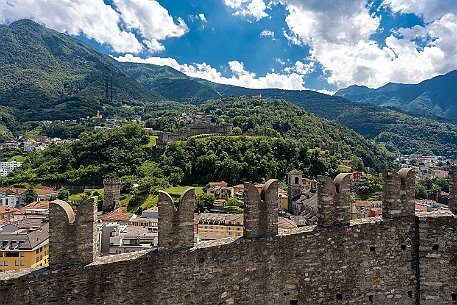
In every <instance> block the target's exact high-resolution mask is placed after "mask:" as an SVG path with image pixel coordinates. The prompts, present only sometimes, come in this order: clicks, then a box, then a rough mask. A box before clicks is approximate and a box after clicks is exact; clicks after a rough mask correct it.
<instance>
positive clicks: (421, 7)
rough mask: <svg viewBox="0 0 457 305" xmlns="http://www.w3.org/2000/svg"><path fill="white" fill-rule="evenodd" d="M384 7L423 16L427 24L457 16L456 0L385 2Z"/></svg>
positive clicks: (386, 0)
mask: <svg viewBox="0 0 457 305" xmlns="http://www.w3.org/2000/svg"><path fill="white" fill-rule="evenodd" d="M384 5H386V6H390V7H391V9H392V10H393V11H394V12H401V13H412V14H416V15H418V16H421V17H423V18H424V19H425V21H426V22H431V21H434V20H436V19H439V18H441V17H443V16H444V15H446V14H449V13H452V14H457V1H455V0H384Z"/></svg>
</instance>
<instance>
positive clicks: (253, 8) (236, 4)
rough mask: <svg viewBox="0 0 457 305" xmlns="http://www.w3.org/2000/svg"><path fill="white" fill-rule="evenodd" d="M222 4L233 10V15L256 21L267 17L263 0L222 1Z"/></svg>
mask: <svg viewBox="0 0 457 305" xmlns="http://www.w3.org/2000/svg"><path fill="white" fill-rule="evenodd" d="M224 3H225V5H226V6H228V7H230V8H231V9H233V10H234V15H240V16H246V17H253V18H254V19H255V20H257V21H258V20H260V19H262V18H264V17H267V16H268V14H267V13H266V12H265V10H266V9H267V5H266V4H265V2H264V1H263V0H224Z"/></svg>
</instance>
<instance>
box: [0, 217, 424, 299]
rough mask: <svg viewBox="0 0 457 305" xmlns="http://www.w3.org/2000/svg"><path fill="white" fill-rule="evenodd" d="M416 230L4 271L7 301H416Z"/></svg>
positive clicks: (337, 234) (318, 233)
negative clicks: (10, 275) (23, 272)
mask: <svg viewBox="0 0 457 305" xmlns="http://www.w3.org/2000/svg"><path fill="white" fill-rule="evenodd" d="M414 231H415V229H414V222H413V221H411V219H401V220H395V221H384V222H377V223H369V224H359V225H354V226H350V227H332V228H326V229H316V228H314V229H312V230H311V231H309V232H304V233H298V234H292V235H284V236H275V237H272V238H271V237H270V238H265V239H260V240H239V241H238V242H234V243H230V244H225V245H220V246H214V247H208V248H201V249H195V250H193V251H184V252H180V253H173V252H167V253H162V254H155V255H149V256H147V255H145V256H140V257H138V258H135V259H127V260H125V261H120V262H114V263H108V262H106V261H107V260H108V259H109V258H105V259H106V261H105V259H101V260H100V261H101V262H103V263H101V264H92V265H89V266H86V267H74V268H70V269H66V270H59V271H58V272H55V273H53V272H51V271H49V270H47V269H44V270H42V271H35V272H31V273H29V274H27V275H24V276H18V277H14V278H11V279H9V280H3V278H5V276H6V275H7V274H3V275H0V304H48V303H54V304H186V305H187V304H198V305H200V304H211V305H214V304H284V305H288V304H310V305H316V304H326V305H327V304H387V305H388V304H415V303H414V297H415V271H414V268H413V266H414V260H413V257H414V254H413V246H412V239H411V236H412V235H413V234H414ZM354 236H356V237H354ZM403 244H406V245H407V249H406V250H402V248H401V245H403ZM373 247H374V250H373ZM135 255H139V254H135ZM121 256H123V257H124V258H129V256H128V255H121ZM409 292H411V294H412V295H411V297H410V296H409V295H408V293H409ZM340 294H341V297H342V300H341V301H337V296H338V298H339V295H340ZM370 300H372V301H370ZM294 301H298V302H297V303H294Z"/></svg>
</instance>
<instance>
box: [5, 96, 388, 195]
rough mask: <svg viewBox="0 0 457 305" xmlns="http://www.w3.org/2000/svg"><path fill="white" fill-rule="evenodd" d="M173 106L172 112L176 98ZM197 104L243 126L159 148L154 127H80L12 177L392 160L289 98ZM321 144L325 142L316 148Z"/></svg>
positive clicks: (176, 181) (184, 173) (211, 172)
mask: <svg viewBox="0 0 457 305" xmlns="http://www.w3.org/2000/svg"><path fill="white" fill-rule="evenodd" d="M170 109H171V110H172V111H170V113H173V104H170ZM195 111H196V112H204V113H206V114H209V115H211V116H213V117H214V118H215V119H216V120H217V121H222V120H224V121H226V122H232V123H233V124H234V126H235V128H239V129H241V132H242V133H243V134H241V133H240V132H239V135H234V136H206V137H194V138H189V139H188V140H186V141H181V142H176V143H171V144H169V145H168V146H167V148H166V150H165V153H164V154H163V155H158V154H155V153H153V151H152V149H151V145H150V139H151V137H150V136H151V134H149V132H148V131H146V130H145V129H144V128H142V127H141V126H140V125H126V126H123V127H120V128H116V129H110V130H108V131H101V132H91V133H82V134H81V136H80V140H79V141H74V142H72V143H68V144H64V145H53V146H51V147H50V148H48V149H45V150H43V151H38V152H35V153H33V154H31V155H28V156H27V157H26V159H25V162H24V165H23V166H22V167H20V168H18V169H17V170H16V171H15V172H13V173H12V174H11V175H9V176H8V177H7V178H6V180H7V181H8V182H10V183H14V182H53V183H71V184H76V185H84V184H85V185H100V184H101V182H102V179H103V177H107V176H109V177H113V176H114V177H128V178H127V179H128V180H132V179H133V181H139V180H141V184H142V185H149V189H151V188H153V187H157V186H159V185H160V186H167V185H168V184H172V185H182V184H186V185H192V184H199V185H205V184H206V183H208V182H209V181H211V180H225V181H229V182H231V183H233V184H236V183H241V182H243V181H261V180H267V179H269V178H274V177H276V178H281V179H282V178H284V177H285V174H286V173H287V171H290V170H292V169H293V168H299V169H301V170H303V171H304V172H305V173H307V174H308V175H310V176H315V175H318V174H329V175H332V176H335V175H336V174H337V173H338V165H339V164H340V162H341V160H342V159H353V158H355V157H356V156H357V157H360V158H361V159H362V160H363V161H364V164H365V165H366V166H369V167H371V168H373V169H376V170H381V169H384V168H386V167H388V166H389V162H390V161H391V155H390V154H389V153H388V152H387V151H386V150H385V149H383V148H382V147H380V146H379V145H377V144H375V143H373V142H371V141H368V140H366V139H364V138H363V137H362V136H360V135H358V134H357V133H355V132H354V131H351V130H350V129H348V128H346V127H344V126H342V125H340V124H339V123H337V122H334V121H328V120H325V119H322V118H318V117H316V116H314V115H312V114H309V113H307V112H305V111H304V110H303V109H301V108H300V107H298V106H295V105H293V104H291V103H290V102H286V101H280V100H275V101H272V100H264V99H257V98H254V99H251V98H244V99H235V98H230V99H226V100H224V103H220V100H218V101H211V102H208V103H205V104H203V105H201V106H200V107H198V108H196V109H195ZM176 119H177V117H176V116H173V115H169V116H167V118H166V120H164V119H163V118H162V117H161V119H160V120H159V121H158V122H161V123H163V124H165V125H167V122H166V121H176ZM168 126H170V125H168ZM315 144H319V145H320V146H323V150H317V149H313V148H314V145H315ZM310 148H311V149H310ZM326 148H328V149H329V150H330V151H326V150H325V149H326ZM145 192H146V190H145Z"/></svg>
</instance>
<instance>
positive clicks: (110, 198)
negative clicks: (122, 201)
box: [102, 178, 122, 213]
mask: <svg viewBox="0 0 457 305" xmlns="http://www.w3.org/2000/svg"><path fill="white" fill-rule="evenodd" d="M121 187H122V180H121V179H115V178H105V179H103V189H104V190H105V196H104V198H103V205H102V210H103V212H105V213H106V212H109V211H112V210H114V208H115V207H116V205H117V204H118V203H119V198H120V196H121Z"/></svg>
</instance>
